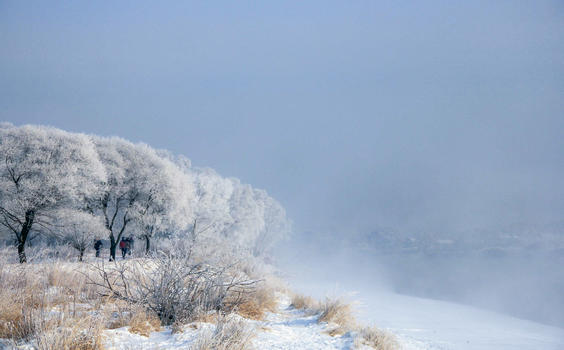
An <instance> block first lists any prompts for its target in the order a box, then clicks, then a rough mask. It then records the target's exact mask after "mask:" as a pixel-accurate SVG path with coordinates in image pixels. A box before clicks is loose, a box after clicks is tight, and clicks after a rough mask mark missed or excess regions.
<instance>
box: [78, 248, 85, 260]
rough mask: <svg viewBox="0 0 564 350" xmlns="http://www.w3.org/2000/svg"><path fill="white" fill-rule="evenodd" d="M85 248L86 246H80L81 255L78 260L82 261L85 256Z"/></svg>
mask: <svg viewBox="0 0 564 350" xmlns="http://www.w3.org/2000/svg"><path fill="white" fill-rule="evenodd" d="M84 249H85V248H80V255H79V256H78V261H80V262H82V257H83V256H84Z"/></svg>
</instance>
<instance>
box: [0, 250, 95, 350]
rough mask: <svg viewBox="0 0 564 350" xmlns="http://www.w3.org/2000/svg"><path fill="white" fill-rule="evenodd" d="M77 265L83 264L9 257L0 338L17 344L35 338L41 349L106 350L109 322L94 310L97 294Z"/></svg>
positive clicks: (1, 272)
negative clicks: (25, 261)
mask: <svg viewBox="0 0 564 350" xmlns="http://www.w3.org/2000/svg"><path fill="white" fill-rule="evenodd" d="M73 265H75V266H73ZM77 266H80V267H83V265H76V264H67V263H58V264H54V263H46V264H39V263H38V264H33V263H30V264H24V265H20V264H17V263H16V264H8V263H6V262H5V261H4V262H3V263H2V266H1V269H0V285H2V289H0V338H6V339H9V340H10V341H11V342H12V343H14V344H18V343H20V342H22V341H26V342H31V343H32V344H33V346H34V348H36V349H38V350H43V349H62V350H75V349H76V350H90V349H93V350H94V349H102V339H101V332H102V323H103V322H102V319H101V318H100V317H97V318H93V317H92V316H91V315H92V312H90V311H94V309H93V307H92V304H94V300H92V299H91V298H93V297H94V294H95V293H93V292H92V290H91V289H90V288H89V286H87V285H86V283H85V278H84V276H83V275H82V274H81V273H79V272H78V271H76V268H77ZM95 297H96V299H99V297H98V296H95ZM87 311H88V312H87Z"/></svg>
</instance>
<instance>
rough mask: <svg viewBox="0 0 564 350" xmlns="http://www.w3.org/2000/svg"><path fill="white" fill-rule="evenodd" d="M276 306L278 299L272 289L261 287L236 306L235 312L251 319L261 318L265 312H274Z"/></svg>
mask: <svg viewBox="0 0 564 350" xmlns="http://www.w3.org/2000/svg"><path fill="white" fill-rule="evenodd" d="M277 307H278V301H277V300H276V294H275V292H274V290H273V289H271V288H268V287H261V288H258V289H257V290H256V291H255V292H254V293H253V294H251V295H249V296H248V298H247V299H246V300H245V301H244V302H243V303H241V304H240V305H239V306H238V308H237V313H238V314H239V315H241V316H243V317H245V318H248V319H251V320H262V319H264V316H265V314H266V312H276V308H277Z"/></svg>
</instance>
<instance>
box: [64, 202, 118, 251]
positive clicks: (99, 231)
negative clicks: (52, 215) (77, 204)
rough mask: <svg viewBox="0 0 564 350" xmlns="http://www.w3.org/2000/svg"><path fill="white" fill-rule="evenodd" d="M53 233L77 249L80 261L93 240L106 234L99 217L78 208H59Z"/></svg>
mask: <svg viewBox="0 0 564 350" xmlns="http://www.w3.org/2000/svg"><path fill="white" fill-rule="evenodd" d="M57 219H58V220H57V222H58V224H57V227H56V228H55V229H54V231H55V235H56V236H57V237H58V238H59V239H61V240H62V241H63V242H66V243H68V244H69V245H70V246H71V247H73V248H74V249H76V250H78V253H79V256H78V260H79V261H82V258H83V256H84V252H85V250H86V248H88V247H89V246H91V245H92V243H93V242H94V241H95V240H98V239H101V238H103V237H107V236H108V232H107V229H106V227H105V225H104V222H103V220H102V218H101V217H98V216H95V215H92V214H90V213H86V212H84V211H79V210H71V209H67V210H61V211H59V212H58V213H57Z"/></svg>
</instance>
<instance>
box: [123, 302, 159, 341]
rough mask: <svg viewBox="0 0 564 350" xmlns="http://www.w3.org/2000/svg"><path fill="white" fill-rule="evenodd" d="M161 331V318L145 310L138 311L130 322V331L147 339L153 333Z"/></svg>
mask: <svg viewBox="0 0 564 350" xmlns="http://www.w3.org/2000/svg"><path fill="white" fill-rule="evenodd" d="M160 329H161V321H160V320H159V318H158V317H157V316H156V315H154V314H152V313H151V312H148V311H146V310H143V309H138V310H136V311H135V312H134V313H133V315H132V316H131V320H130V321H129V331H130V332H131V333H136V334H139V335H142V336H145V337H148V336H149V335H150V334H151V332H158V331H159V330H160Z"/></svg>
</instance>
